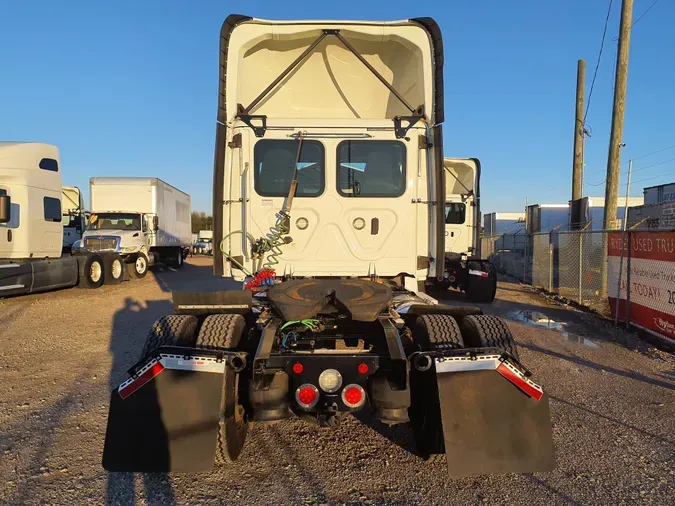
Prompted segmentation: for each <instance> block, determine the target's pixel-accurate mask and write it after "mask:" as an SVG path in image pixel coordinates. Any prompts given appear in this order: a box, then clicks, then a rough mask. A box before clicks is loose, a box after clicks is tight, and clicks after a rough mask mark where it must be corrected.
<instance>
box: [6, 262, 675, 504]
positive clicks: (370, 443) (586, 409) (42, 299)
mask: <svg viewBox="0 0 675 506" xmlns="http://www.w3.org/2000/svg"><path fill="white" fill-rule="evenodd" d="M217 288H226V286H225V282H224V281H222V280H218V279H215V278H213V277H211V267H210V261H209V259H208V258H204V257H195V258H193V259H190V261H189V263H188V264H186V266H185V267H184V269H183V270H182V271H180V272H168V271H166V272H159V273H156V274H151V275H148V276H147V277H146V278H145V279H143V280H134V281H131V282H125V283H122V284H121V285H119V286H115V287H104V288H102V289H100V290H96V291H81V290H76V289H73V290H64V291H59V292H53V293H47V294H38V295H32V296H28V297H22V298H15V299H7V300H2V301H0V343H1V346H0V385H2V390H3V395H2V396H1V397H0V504H8V505H10V504H11V505H17V504H64V505H75V504H89V503H91V504H121V505H131V504H148V505H172V504H224V503H227V504H256V505H258V504H270V505H272V504H273V505H278V504H401V505H403V504H451V503H452V504H542V505H552V504H598V505H600V504H601V505H606V504H672V500H673V497H675V464H674V460H675V359H674V358H673V356H672V355H669V354H666V353H664V352H660V351H658V350H655V349H654V348H653V347H651V346H650V345H647V344H645V343H643V342H642V341H640V340H639V339H637V338H636V337H635V336H633V335H632V334H629V333H626V332H622V331H617V330H615V329H613V328H612V327H611V326H610V325H608V324H606V323H604V322H602V321H599V320H597V319H596V318H594V317H593V316H591V315H588V314H585V313H581V312H578V311H574V310H571V309H568V308H564V307H563V306H560V305H554V304H553V303H552V302H550V301H547V300H545V299H544V298H542V297H540V296H539V295H538V294H536V293H534V292H532V291H531V290H529V289H527V288H526V287H523V286H520V285H517V284H513V283H507V282H504V283H501V284H500V289H499V291H498V293H497V296H498V300H497V301H495V303H493V304H492V305H489V306H486V307H485V310H486V312H487V313H491V314H498V315H501V316H505V317H507V318H509V319H510V322H509V326H510V327H511V328H512V330H513V332H514V334H515V335H516V339H517V341H518V344H519V349H520V354H521V358H522V360H523V362H524V363H525V364H526V365H527V366H528V367H529V368H530V369H532V370H533V371H534V372H535V380H536V381H537V382H539V383H540V384H542V385H543V386H544V388H546V389H547V391H548V392H549V395H550V398H551V413H552V421H553V430H554V440H555V446H556V457H557V463H558V465H557V469H556V470H555V471H553V472H550V473H545V474H535V475H503V476H491V477H480V478H467V479H450V478H448V477H447V475H446V474H445V472H444V466H443V465H440V464H426V463H424V462H422V461H420V460H419V459H418V458H417V457H415V456H414V455H413V454H411V453H410V452H409V451H408V450H407V449H406V448H410V437H411V436H410V433H409V432H408V430H407V429H406V428H405V427H398V428H396V429H394V430H386V429H383V428H382V427H380V426H378V425H375V424H371V423H368V422H367V421H363V422H362V421H359V420H358V419H356V418H354V417H350V418H348V419H347V420H346V422H345V423H344V424H343V425H342V426H341V427H339V428H338V429H336V430H330V429H318V428H314V427H312V426H308V425H306V424H304V423H302V422H299V421H297V420H292V421H287V422H283V423H280V424H277V425H274V426H272V427H270V428H263V427H258V426H254V427H253V429H252V431H251V433H250V435H249V438H248V441H247V445H246V448H245V450H244V454H243V455H242V458H241V460H239V461H238V462H237V463H235V464H234V465H231V466H228V467H225V468H220V469H216V470H214V471H213V472H212V473H205V474H201V475H172V476H166V475H139V476H133V475H130V474H129V475H126V474H115V475H108V474H107V473H106V472H104V471H103V469H102V468H101V464H100V462H101V451H102V447H103V439H104V433H105V426H106V419H107V409H108V397H109V389H110V388H111V387H112V386H113V385H117V384H118V383H119V382H120V381H121V380H122V379H123V378H124V376H125V370H126V368H127V367H129V366H130V365H131V364H132V363H133V362H135V360H136V359H137V357H138V355H139V353H140V350H141V348H142V346H143V340H144V337H145V334H146V331H147V329H148V327H149V326H150V325H151V323H152V322H153V321H154V320H155V319H156V318H157V317H159V316H161V315H164V314H168V313H170V312H171V308H172V306H171V302H170V297H171V294H170V291H171V290H175V289H195V290H204V289H208V290H210V289H217ZM448 297H449V298H451V299H457V298H456V297H450V296H448ZM538 313H541V314H542V315H546V316H547V317H548V318H551V319H552V320H554V321H555V322H556V323H551V322H548V323H545V325H547V326H538V325H535V324H531V323H523V322H522V321H521V320H523V319H526V320H527V319H534V320H540V319H541V315H539V314H538ZM559 323H562V324H563V330H560V329H557V328H555V327H557V326H558V324H559ZM669 498H670V499H669Z"/></svg>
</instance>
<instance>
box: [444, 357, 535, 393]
mask: <svg viewBox="0 0 675 506" xmlns="http://www.w3.org/2000/svg"><path fill="white" fill-rule="evenodd" d="M463 371H497V372H498V373H499V374H501V375H502V376H503V377H504V378H506V379H507V380H509V381H510V382H511V383H513V384H514V385H515V386H517V387H518V388H519V389H520V390H522V391H523V393H525V394H527V395H528V396H529V397H532V398H533V399H535V400H537V401H538V400H541V398H542V396H543V395H544V390H542V388H541V387H540V386H539V385H537V384H536V383H535V382H534V381H532V380H530V379H529V378H526V377H525V375H524V374H523V373H522V372H520V371H519V370H518V369H516V368H515V367H514V366H512V365H511V364H509V363H508V362H507V361H505V360H502V359H501V355H484V356H477V357H473V358H472V357H439V358H437V359H436V373H442V372H463Z"/></svg>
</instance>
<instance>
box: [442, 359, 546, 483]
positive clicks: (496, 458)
mask: <svg viewBox="0 0 675 506" xmlns="http://www.w3.org/2000/svg"><path fill="white" fill-rule="evenodd" d="M498 364H499V365H500V367H501V368H500V369H499V372H498V371H497V370H496V369H494V368H489V367H487V364H485V365H486V368H485V369H484V370H466V369H465V370H461V369H460V371H461V372H441V371H442V370H443V366H442V365H441V364H439V363H437V364H436V367H437V381H438V393H439V397H440V404H441V419H442V423H443V438H444V442H445V453H446V457H447V461H448V470H449V472H450V475H451V476H458V477H459V476H475V475H485V474H501V473H535V472H544V471H551V470H552V469H554V468H555V456H554V449H553V434H552V429H551V417H550V413H549V403H548V396H547V395H546V394H545V393H544V392H543V391H542V390H541V389H540V388H539V387H538V386H537V385H535V384H534V383H532V382H531V381H529V380H526V379H524V376H520V377H515V375H516V373H515V370H514V368H513V367H511V368H510V370H507V369H505V366H504V365H501V363H498ZM519 382H520V388H519V386H516V385H517V384H519ZM535 387H536V389H535Z"/></svg>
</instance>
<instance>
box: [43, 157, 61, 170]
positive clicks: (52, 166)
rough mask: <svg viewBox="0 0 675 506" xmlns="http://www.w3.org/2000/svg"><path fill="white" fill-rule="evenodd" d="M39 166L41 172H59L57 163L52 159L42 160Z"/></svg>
mask: <svg viewBox="0 0 675 506" xmlns="http://www.w3.org/2000/svg"><path fill="white" fill-rule="evenodd" d="M39 166H40V168H41V169H42V170H48V171H50V172H58V171H59V162H57V161H56V160H54V159H53V158H43V159H42V160H40V165H39Z"/></svg>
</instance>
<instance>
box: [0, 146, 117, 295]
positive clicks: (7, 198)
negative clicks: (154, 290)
mask: <svg viewBox="0 0 675 506" xmlns="http://www.w3.org/2000/svg"><path fill="white" fill-rule="evenodd" d="M67 192H69V190H68V189H67V188H66V189H63V188H62V187H61V167H60V157H59V150H58V149H57V147H56V146H52V145H50V144H43V143H39V142H0V297H3V296H12V295H22V294H27V293H34V292H40V291H45V290H51V289H55V288H65V287H71V286H75V285H78V284H79V285H80V286H82V287H88V288H98V287H99V286H101V284H103V282H104V280H105V278H106V273H107V272H108V271H110V270H111V269H112V266H113V265H117V264H116V263H115V262H117V263H119V261H118V260H115V259H114V258H112V257H108V256H106V257H103V256H100V255H80V256H78V257H73V256H71V255H69V254H63V247H64V244H65V242H64V231H65V229H64V224H65V221H64V210H67V209H69V205H70V204H69V203H67V202H66V203H64V202H63V199H64V195H65V194H66V193H67ZM76 200H77V199H76ZM79 207H80V208H81V205H79ZM65 215H66V216H68V217H70V216H71V214H70V212H69V211H68V212H67V213H66V214H65ZM120 266H121V264H120V265H117V267H120ZM118 270H119V269H118ZM120 274H121V272H120ZM108 281H111V282H113V281H114V282H119V281H121V276H118V277H117V278H114V277H113V276H108Z"/></svg>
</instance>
